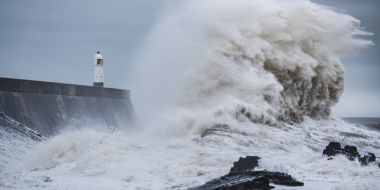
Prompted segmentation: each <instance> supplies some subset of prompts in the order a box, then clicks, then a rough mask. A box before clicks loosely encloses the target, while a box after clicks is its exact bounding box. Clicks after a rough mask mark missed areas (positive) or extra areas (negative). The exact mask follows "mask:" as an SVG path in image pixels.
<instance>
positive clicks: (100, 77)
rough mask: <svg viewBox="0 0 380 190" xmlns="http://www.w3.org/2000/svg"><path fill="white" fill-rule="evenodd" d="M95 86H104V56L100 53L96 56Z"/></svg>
mask: <svg viewBox="0 0 380 190" xmlns="http://www.w3.org/2000/svg"><path fill="white" fill-rule="evenodd" d="M94 86H98V87H103V86H104V73H103V56H102V55H101V54H100V52H99V51H98V52H96V54H95V56H94Z"/></svg>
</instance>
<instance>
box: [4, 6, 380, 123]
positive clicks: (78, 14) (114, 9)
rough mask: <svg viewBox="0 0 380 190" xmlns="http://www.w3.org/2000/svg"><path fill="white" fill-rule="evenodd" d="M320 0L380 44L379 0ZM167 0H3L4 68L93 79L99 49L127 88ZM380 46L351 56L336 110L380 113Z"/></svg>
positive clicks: (115, 82)
mask: <svg viewBox="0 0 380 190" xmlns="http://www.w3.org/2000/svg"><path fill="white" fill-rule="evenodd" d="M315 2H322V3H324V4H327V5H332V6H334V7H336V8H339V9H343V10H347V12H348V13H349V14H351V15H353V16H354V17H356V18H358V19H360V20H362V26H363V27H364V28H365V29H366V30H367V31H370V32H373V33H374V34H375V35H374V36H372V37H370V39H371V40H372V41H374V43H375V44H380V43H379V42H380V37H379V35H378V34H380V26H379V25H378V24H377V23H379V19H380V13H379V12H378V11H377V8H378V7H379V5H380V2H379V1H377V0H362V1H358V0H315ZM162 6H163V0H127V1H125V0H107V1H104V0H91V1H90V0H87V1H84V0H83V1H77V0H65V1H60V0H33V1H29V0H1V1H0V28H1V30H0V76H2V77H12V78H25V79H33V80H46V81H56V82H65V83H76V84H87V85H90V84H91V83H92V57H93V55H94V53H95V52H96V51H97V50H100V51H101V52H102V53H103V55H104V58H105V61H106V62H105V63H106V68H105V80H106V86H108V87H117V88H128V82H126V81H125V78H126V75H129V74H130V72H131V71H130V70H128V68H129V65H128V64H129V63H130V60H131V59H132V55H133V54H134V53H135V52H136V51H137V49H138V47H139V45H141V43H142V41H143V40H144V37H145V35H146V34H147V33H148V32H149V30H150V28H151V27H152V25H153V23H154V21H155V19H156V18H157V15H158V13H159V11H160V9H161V8H162ZM378 51H379V48H378V47H377V46H374V47H371V48H369V49H366V50H364V51H362V52H361V54H360V55H359V56H356V57H351V58H349V59H347V60H345V67H346V71H347V72H346V76H347V77H346V79H347V80H346V90H345V93H344V95H343V97H342V100H341V102H340V103H339V105H338V106H337V107H336V108H335V110H334V112H335V114H337V115H339V116H380V98H379V95H380V85H379V81H380V75H379V74H378V73H379V72H380V64H379V63H378V62H377V60H380V54H379V53H378ZM132 93H133V89H132Z"/></svg>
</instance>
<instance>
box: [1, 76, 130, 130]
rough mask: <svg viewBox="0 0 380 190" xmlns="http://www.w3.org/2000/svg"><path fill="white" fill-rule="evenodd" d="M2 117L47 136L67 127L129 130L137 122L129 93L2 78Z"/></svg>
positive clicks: (110, 89)
mask: <svg viewBox="0 0 380 190" xmlns="http://www.w3.org/2000/svg"><path fill="white" fill-rule="evenodd" d="M0 113H3V114H4V115H6V116H8V117H10V118H12V119H14V120H16V121H18V122H20V123H22V124H24V125H26V126H28V127H29V128H31V129H34V130H36V131H38V132H39V133H41V134H42V135H44V136H50V135H53V134H55V133H56V132H58V131H59V130H60V129H62V128H67V127H81V126H83V127H91V126H95V125H103V126H104V125H106V126H108V127H112V128H127V127H131V126H132V125H133V122H134V121H135V112H134V108H133V105H132V103H131V100H130V91H129V90H122V89H113V88H101V87H93V86H83V85H74V84H63V83H53V82H42V81H31V80H21V79H11V78H1V77H0Z"/></svg>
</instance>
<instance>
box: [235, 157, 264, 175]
mask: <svg viewBox="0 0 380 190" xmlns="http://www.w3.org/2000/svg"><path fill="white" fill-rule="evenodd" d="M259 159H260V157H258V156H247V157H245V158H242V157H240V158H239V161H237V162H234V166H233V167H232V168H231V169H230V172H229V173H234V172H244V171H253V170H254V169H255V167H257V166H259Z"/></svg>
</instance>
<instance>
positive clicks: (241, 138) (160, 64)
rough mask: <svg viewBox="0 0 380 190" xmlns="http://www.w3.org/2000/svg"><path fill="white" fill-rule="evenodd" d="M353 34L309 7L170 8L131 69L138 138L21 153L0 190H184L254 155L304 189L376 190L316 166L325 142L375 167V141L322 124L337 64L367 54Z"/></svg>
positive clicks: (339, 80)
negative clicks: (353, 150)
mask: <svg viewBox="0 0 380 190" xmlns="http://www.w3.org/2000/svg"><path fill="white" fill-rule="evenodd" d="M359 27H360V22H359V21H358V20H356V19H355V18H353V17H351V16H349V15H346V14H343V13H339V12H336V11H335V10H333V9H331V8H328V7H324V6H321V5H317V4H314V3H312V2H310V1H307V0H292V1H283V0H281V1H280V0H265V1H263V0H236V1H233V2H232V1H228V0H192V1H184V2H181V3H180V4H175V5H173V6H168V7H167V9H166V11H165V12H164V13H163V14H162V15H161V16H160V19H159V20H158V21H157V23H156V24H155V27H154V29H153V31H152V32H151V34H150V36H149V37H148V38H147V41H146V44H145V46H144V47H143V48H142V50H141V52H140V54H138V55H137V56H136V57H137V58H136V60H135V66H136V68H134V69H135V70H134V71H135V75H136V76H135V78H136V83H135V87H134V88H133V89H135V90H134V94H137V96H136V99H135V100H136V101H135V104H136V105H137V106H136V107H137V108H140V110H139V112H140V119H141V120H142V121H148V122H146V123H144V126H145V128H144V129H142V131H109V130H106V129H104V130H99V129H97V130H95V129H90V128H91V126H89V127H88V128H83V127H82V128H81V129H79V130H71V131H65V132H62V133H61V134H59V135H57V136H55V137H52V138H51V139H48V140H46V141H43V142H41V143H39V144H38V145H37V146H34V147H33V148H31V149H29V148H27V147H25V149H26V151H28V153H25V154H21V153H20V155H21V156H20V155H19V157H20V158H22V157H23V156H24V155H26V156H24V159H21V160H17V161H16V160H15V161H14V162H13V163H12V161H9V163H10V164H9V165H8V167H6V168H5V169H4V171H3V172H1V173H0V184H2V185H0V187H1V188H5V189H7V188H9V189H13V188H16V189H33V188H34V189H44V188H45V189H83V188H85V189H186V188H189V187H194V186H196V185H200V184H202V183H204V182H206V181H207V180H210V179H212V178H215V177H219V176H221V175H223V174H225V173H227V172H228V170H229V168H230V167H231V165H232V162H234V161H236V160H237V159H238V158H239V157H240V156H245V155H257V156H260V157H261V158H262V159H261V160H260V161H261V162H260V167H261V169H267V170H273V171H280V172H285V173H289V174H291V175H292V176H294V177H295V178H296V179H298V180H300V181H304V182H305V187H303V188H304V189H376V188H379V186H380V185H379V182H378V181H380V170H379V169H378V168H377V166H375V165H370V166H368V167H361V166H360V164H359V163H358V162H350V161H348V160H347V159H345V158H343V157H339V156H338V157H337V158H336V159H334V160H331V161H327V159H326V158H325V157H322V155H321V153H322V149H323V148H324V147H325V146H326V145H327V144H328V142H329V141H339V142H341V141H343V143H347V144H353V145H356V146H358V147H359V150H363V151H369V152H373V153H375V154H376V155H380V152H379V147H380V141H379V139H380V134H379V133H378V132H375V131H370V130H367V129H365V128H359V127H356V126H351V125H348V124H345V123H344V122H343V121H340V120H339V119H333V118H330V108H331V106H333V105H334V104H335V103H336V102H338V100H339V97H340V95H341V93H342V92H343V83H344V78H343V74H344V69H343V66H342V64H341V62H340V59H341V58H342V57H343V56H345V55H347V54H351V53H355V52H357V51H358V50H359V49H360V48H363V47H366V46H368V45H370V44H371V42H368V41H366V40H362V39H359V38H357V36H358V35H365V34H366V33H364V32H362V31H360V30H359ZM140 77H141V78H140ZM316 120H318V121H316ZM105 128H106V127H105ZM352 134H355V135H352ZM1 159H3V158H1ZM4 159H5V158H4ZM8 160H9V159H8ZM317 187H318V188H317ZM298 189H302V188H298Z"/></svg>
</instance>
